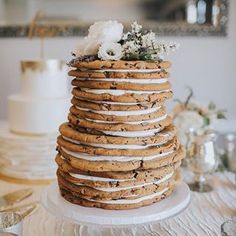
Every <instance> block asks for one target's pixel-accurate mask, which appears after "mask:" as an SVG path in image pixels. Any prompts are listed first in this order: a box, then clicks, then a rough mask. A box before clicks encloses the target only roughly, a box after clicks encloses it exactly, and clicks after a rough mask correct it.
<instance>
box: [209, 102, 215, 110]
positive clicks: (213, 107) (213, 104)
mask: <svg viewBox="0 0 236 236" xmlns="http://www.w3.org/2000/svg"><path fill="white" fill-rule="evenodd" d="M208 109H209V110H215V109H216V105H215V103H214V102H210V103H209V105H208Z"/></svg>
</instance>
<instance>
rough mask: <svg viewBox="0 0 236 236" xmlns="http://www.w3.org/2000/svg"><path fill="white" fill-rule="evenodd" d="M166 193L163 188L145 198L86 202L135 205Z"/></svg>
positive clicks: (165, 189) (166, 189)
mask: <svg viewBox="0 0 236 236" xmlns="http://www.w3.org/2000/svg"><path fill="white" fill-rule="evenodd" d="M166 191H168V188H164V189H163V190H162V191H159V192H155V193H153V194H150V195H146V196H143V197H140V198H136V199H118V200H106V201H100V200H93V199H87V200H89V201H92V202H101V203H106V204H136V203H139V202H142V201H145V200H149V199H152V198H155V197H158V196H161V195H162V194H163V193H165V192H166Z"/></svg>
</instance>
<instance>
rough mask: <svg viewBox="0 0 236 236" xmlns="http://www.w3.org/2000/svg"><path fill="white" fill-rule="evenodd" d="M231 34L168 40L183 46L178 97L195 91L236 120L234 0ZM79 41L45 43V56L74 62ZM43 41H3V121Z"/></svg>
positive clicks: (175, 74)
mask: <svg viewBox="0 0 236 236" xmlns="http://www.w3.org/2000/svg"><path fill="white" fill-rule="evenodd" d="M228 32H229V34H228V37H226V38H223V37H222V38H220V37H219V38H214V37H205V38H195V37H184V38H181V37H180V38H167V39H168V40H175V41H178V42H179V43H180V44H181V47H180V49H179V51H178V52H177V53H176V54H175V55H173V56H171V60H172V62H173V67H172V70H171V73H172V77H171V81H172V83H173V90H174V92H175V97H176V98H177V97H178V98H181V97H183V96H185V95H186V90H185V86H186V85H189V86H191V87H192V88H194V91H195V95H196V98H197V99H198V100H200V101H202V102H206V103H208V101H210V100H212V101H215V102H216V104H217V105H218V106H219V107H221V108H226V109H227V110H228V117H229V118H230V119H236V1H235V0H230V21H229V30H228ZM78 40H79V39H78V38H56V39H47V40H46V41H45V54H46V55H45V56H46V57H48V58H60V59H66V60H69V59H70V52H71V51H72V50H73V49H74V48H75V46H76V44H77V42H78ZM39 51H40V41H39V39H34V40H28V39H26V38H22V39H21V38H18V39H12V38H10V39H0V119H2V118H6V117H7V96H8V95H9V94H12V93H17V92H18V91H19V87H20V70H19V61H20V60H22V59H30V58H34V59H35V58H37V57H39Z"/></svg>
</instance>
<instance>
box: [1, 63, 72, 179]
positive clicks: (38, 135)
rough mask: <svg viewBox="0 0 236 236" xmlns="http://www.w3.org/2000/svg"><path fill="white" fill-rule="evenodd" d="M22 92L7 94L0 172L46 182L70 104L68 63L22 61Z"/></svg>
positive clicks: (52, 168) (53, 167)
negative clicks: (59, 128) (59, 133)
mask: <svg viewBox="0 0 236 236" xmlns="http://www.w3.org/2000/svg"><path fill="white" fill-rule="evenodd" d="M21 72H22V76H21V92H20V93H19V94H15V95H11V96H9V97H8V109H9V122H8V123H7V122H2V123H1V124H0V175H2V176H4V177H6V178H7V179H12V180H19V179H20V180H22V179H24V180H30V181H32V182H39V181H40V182H45V181H48V180H50V179H54V178H55V170H56V166H55V164H54V157H55V153H56V151H55V141H56V137H57V131H58V126H59V124H60V123H61V122H63V121H65V120H66V113H67V110H68V108H69V104H70V93H69V80H68V77H67V66H66V64H65V62H63V61H59V60H46V61H22V62H21Z"/></svg>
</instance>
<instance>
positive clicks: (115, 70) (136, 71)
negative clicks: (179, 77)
mask: <svg viewBox="0 0 236 236" xmlns="http://www.w3.org/2000/svg"><path fill="white" fill-rule="evenodd" d="M92 71H93V72H106V71H111V72H135V73H152V72H159V71H162V69H102V70H92Z"/></svg>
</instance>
